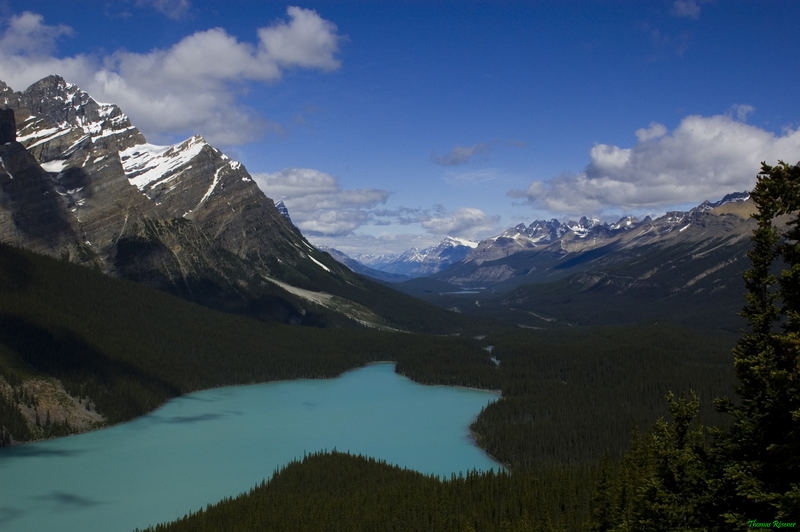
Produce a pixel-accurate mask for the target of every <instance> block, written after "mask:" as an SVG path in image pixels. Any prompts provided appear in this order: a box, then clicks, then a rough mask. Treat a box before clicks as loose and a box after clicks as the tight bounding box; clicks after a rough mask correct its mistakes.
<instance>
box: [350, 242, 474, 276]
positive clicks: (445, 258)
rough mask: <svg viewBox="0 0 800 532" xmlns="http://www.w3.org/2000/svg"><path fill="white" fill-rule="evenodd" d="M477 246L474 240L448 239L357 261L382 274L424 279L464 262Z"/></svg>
mask: <svg viewBox="0 0 800 532" xmlns="http://www.w3.org/2000/svg"><path fill="white" fill-rule="evenodd" d="M477 245H478V244H477V242H473V241H471V240H466V239H463V238H456V237H452V236H447V237H445V238H444V239H443V240H442V241H441V242H440V243H439V244H437V245H435V246H432V247H429V248H425V249H417V248H412V249H409V250H408V251H404V252H403V253H401V254H399V255H391V254H390V255H361V256H359V257H357V260H358V262H360V263H361V264H364V265H366V266H368V267H370V268H372V269H375V270H379V271H382V272H386V273H391V274H396V275H400V276H405V277H406V278H409V277H423V276H427V275H432V274H435V273H437V272H439V271H441V270H442V269H444V268H446V267H447V266H449V265H451V264H455V263H457V262H459V261H461V260H463V259H464V258H465V257H466V256H467V255H468V254H469V253H470V252H471V251H472V250H473V249H474V248H475V247H476V246H477Z"/></svg>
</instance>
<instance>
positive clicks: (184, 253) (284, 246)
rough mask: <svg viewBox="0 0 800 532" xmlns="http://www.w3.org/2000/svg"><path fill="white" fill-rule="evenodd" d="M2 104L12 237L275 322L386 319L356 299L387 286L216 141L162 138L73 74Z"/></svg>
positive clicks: (1, 213)
mask: <svg viewBox="0 0 800 532" xmlns="http://www.w3.org/2000/svg"><path fill="white" fill-rule="evenodd" d="M0 108H2V109H0V132H2V137H3V138H2V139H1V140H2V143H0V162H2V164H0V240H2V241H4V242H10V243H13V244H15V245H18V246H22V247H26V248H29V249H32V250H34V251H38V252H41V253H45V254H49V255H52V256H57V257H63V258H68V259H69V260H71V261H74V262H78V263H83V264H91V265H94V266H95V267H97V268H100V269H101V270H103V271H105V272H107V273H109V274H112V275H116V276H119V277H124V278H128V279H132V280H136V281H140V282H145V283H147V284H150V285H152V286H155V287H158V288H162V289H165V290H168V291H171V292H174V293H177V294H179V295H182V296H184V297H187V298H189V299H192V300H195V301H198V302H201V303H203V304H207V305H211V306H215V307H221V308H223V309H226V310H233V311H237V312H247V313H249V314H254V315H257V316H260V317H264V318H267V319H276V320H279V321H288V322H303V323H304V322H308V323H324V322H328V321H330V320H334V321H336V320H340V321H341V319H342V317H343V316H344V319H345V320H346V321H356V322H359V323H362V324H368V325H371V326H384V324H385V323H386V322H385V321H384V320H383V319H382V318H381V317H380V316H378V315H376V314H375V313H374V312H372V311H371V310H370V309H368V308H365V307H363V306H362V305H360V304H359V303H358V302H357V301H356V300H357V299H359V298H360V297H361V296H360V295H359V294H360V293H362V292H363V294H366V293H367V292H368V291H370V290H372V289H373V287H372V286H371V285H370V286H369V287H368V286H367V285H365V283H366V281H365V280H363V279H361V278H359V277H358V276H356V275H355V274H353V273H352V272H351V271H350V270H349V269H347V268H345V267H343V266H342V265H340V264H339V263H338V262H336V261H335V260H333V259H332V258H331V257H330V256H329V255H328V254H326V253H323V252H321V251H319V250H317V249H316V248H314V247H313V246H312V245H311V244H310V243H309V242H308V241H307V240H306V239H305V238H304V237H303V235H302V234H301V233H300V232H299V230H298V229H297V228H296V227H295V226H294V225H293V224H292V223H291V221H290V220H289V219H288V216H287V214H288V213H286V212H285V209H284V212H281V210H280V209H279V208H278V207H276V205H275V204H274V203H273V201H272V200H271V199H270V198H268V197H267V196H265V195H264V193H263V192H262V191H261V190H260V189H259V188H258V186H257V185H256V183H255V182H254V181H253V179H252V177H251V176H250V174H249V173H248V172H247V170H246V168H245V167H244V166H243V165H242V164H241V163H239V162H236V161H233V160H231V159H230V158H229V157H228V156H226V155H225V154H223V153H222V152H220V151H219V150H218V149H217V148H214V147H213V146H210V145H209V144H208V143H207V142H206V141H205V140H204V139H203V138H202V137H200V136H193V137H191V138H189V139H186V140H184V141H183V142H179V143H177V144H175V145H172V146H156V145H153V144H148V143H147V141H146V139H145V137H144V135H142V133H141V132H139V130H137V129H136V127H135V126H133V125H132V124H131V122H130V120H129V119H128V117H127V116H126V115H125V114H124V113H123V112H122V111H121V110H120V108H119V107H117V106H116V105H114V104H106V103H99V102H97V101H95V100H94V99H93V98H92V97H91V96H90V95H89V94H87V93H86V92H84V91H82V90H81V89H80V88H79V87H77V86H76V85H73V84H71V83H68V82H66V81H65V80H64V79H62V78H61V77H59V76H49V77H47V78H44V79H42V80H40V81H38V82H37V83H34V84H33V85H31V86H30V87H29V88H28V89H26V90H25V91H23V92H14V91H13V90H12V89H11V88H9V87H8V86H7V85H6V84H5V83H3V82H0ZM323 289H324V291H323ZM359 291H361V292H359ZM337 294H340V295H337ZM387 297H389V296H387ZM353 298H355V300H354V299H353Z"/></svg>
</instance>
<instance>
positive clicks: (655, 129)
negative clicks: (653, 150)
mask: <svg viewBox="0 0 800 532" xmlns="http://www.w3.org/2000/svg"><path fill="white" fill-rule="evenodd" d="M666 134H667V128H666V127H665V126H664V124H659V123H658V122H650V126H648V127H647V128H641V129H637V130H636V138H637V139H639V142H647V141H648V140H653V139H657V138H659V137H663V136H664V135H666Z"/></svg>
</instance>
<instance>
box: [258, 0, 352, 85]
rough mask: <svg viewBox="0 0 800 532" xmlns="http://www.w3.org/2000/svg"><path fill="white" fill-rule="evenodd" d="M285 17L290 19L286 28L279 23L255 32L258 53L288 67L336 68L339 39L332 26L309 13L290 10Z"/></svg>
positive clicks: (308, 10)
mask: <svg viewBox="0 0 800 532" xmlns="http://www.w3.org/2000/svg"><path fill="white" fill-rule="evenodd" d="M287 13H288V14H289V17H291V19H292V20H291V21H290V22H289V23H288V24H287V23H285V22H279V23H277V24H274V25H273V26H270V27H267V28H261V29H259V30H258V37H259V39H260V41H261V42H260V48H261V51H260V53H261V54H263V55H265V56H267V57H269V58H271V59H272V60H274V61H276V62H277V63H279V64H281V65H283V66H288V67H292V66H301V67H306V68H321V69H323V70H335V69H337V68H339V64H340V63H339V61H338V60H337V59H336V58H335V57H334V54H335V53H336V52H337V51H338V50H339V41H340V40H341V39H342V37H341V36H340V35H337V34H336V29H337V28H336V25H335V24H333V23H332V22H329V21H327V20H324V19H322V18H320V16H319V15H318V14H317V12H316V11H312V10H310V9H303V8H301V7H295V6H290V7H289V8H288V9H287Z"/></svg>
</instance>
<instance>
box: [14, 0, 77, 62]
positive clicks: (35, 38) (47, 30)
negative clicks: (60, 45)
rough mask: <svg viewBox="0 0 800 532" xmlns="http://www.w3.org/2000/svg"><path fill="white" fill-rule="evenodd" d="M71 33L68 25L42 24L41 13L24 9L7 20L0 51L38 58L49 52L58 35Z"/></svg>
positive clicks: (53, 46) (52, 48)
mask: <svg viewBox="0 0 800 532" xmlns="http://www.w3.org/2000/svg"><path fill="white" fill-rule="evenodd" d="M72 33H73V31H72V28H70V27H69V26H65V25H63V24H59V25H57V26H49V25H47V24H44V17H42V16H41V15H39V14H36V13H31V12H30V11H25V12H23V13H22V14H20V15H14V16H13V17H11V19H10V20H9V22H8V27H7V28H6V30H5V32H4V34H3V37H2V38H0V51H2V53H3V54H9V55H14V54H21V55H29V56H33V57H37V58H38V57H41V56H43V55H47V54H49V53H51V52H52V51H53V50H54V49H55V44H56V40H57V39H58V38H59V37H61V36H62V35H72Z"/></svg>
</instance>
